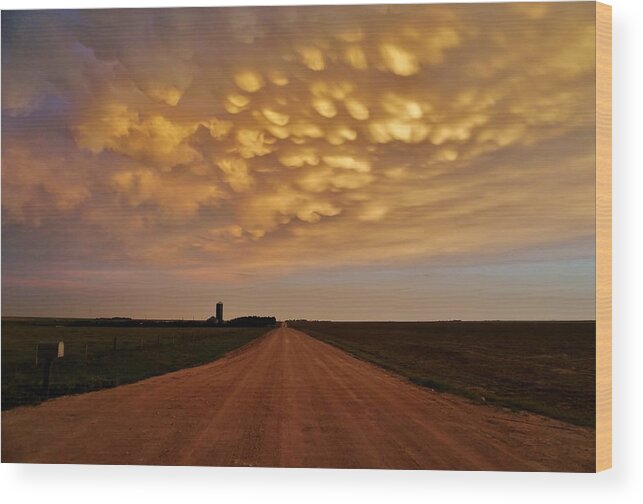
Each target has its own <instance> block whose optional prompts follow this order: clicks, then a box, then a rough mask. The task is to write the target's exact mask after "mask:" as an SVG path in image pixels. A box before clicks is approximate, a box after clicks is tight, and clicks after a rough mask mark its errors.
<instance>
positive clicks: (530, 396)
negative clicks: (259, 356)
mask: <svg viewBox="0 0 643 504" xmlns="http://www.w3.org/2000/svg"><path fill="white" fill-rule="evenodd" d="M290 326H292V327H295V328H298V329H301V330H302V331H304V332H306V333H307V334H309V335H311V336H314V337H316V338H319V339H321V340H323V341H326V342H328V343H331V344H333V345H335V346H337V347H339V348H341V349H343V350H345V351H347V352H349V353H351V354H353V355H355V356H356V357H359V358H361V359H364V360H367V361H370V362H373V363H374V364H377V365H379V366H381V367H383V368H386V369H389V370H391V371H393V372H395V373H397V374H400V375H402V376H405V377H406V378H408V379H410V380H411V381H413V382H415V383H417V384H419V385H423V386H426V387H430V388H433V389H435V390H439V391H446V392H451V393H455V394H458V395H462V396H465V397H468V398H470V399H473V400H475V401H480V402H486V403H493V404H497V405H501V406H506V407H509V408H512V409H518V410H527V411H532V412H536V413H540V414H543V415H546V416H549V417H552V418H557V419H560V420H564V421H567V422H570V423H573V424H577V425H585V426H594V425H595V404H596V400H595V375H596V371H595V368H596V362H595V353H596V352H595V350H596V348H595V323H594V322H403V323H402V322H291V323H290ZM391 413H392V414H394V412H391Z"/></svg>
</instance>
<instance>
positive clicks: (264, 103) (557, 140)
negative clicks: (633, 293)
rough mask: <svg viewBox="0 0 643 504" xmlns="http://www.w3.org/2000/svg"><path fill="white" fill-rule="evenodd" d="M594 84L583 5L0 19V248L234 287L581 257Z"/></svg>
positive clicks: (589, 204) (12, 15)
mask: <svg viewBox="0 0 643 504" xmlns="http://www.w3.org/2000/svg"><path fill="white" fill-rule="evenodd" d="M594 70H595V64H594V11H593V8H592V5H590V4H584V3H577V4H516V5H514V4H508V5H502V6H501V5H493V4H489V5H484V4H481V5H430V6H361V7H323V8H318V7H280V8H269V9H266V8H239V9H237V8H229V9H160V10H145V9H142V10H126V11H123V10H110V11H103V10H95V11H41V12H36V11H33V12H9V13H5V15H3V86H2V89H3V115H4V121H3V145H4V149H3V156H2V157H3V160H2V161H3V200H2V201H3V203H2V204H3V220H4V227H5V229H6V230H7V231H6V233H7V236H8V241H7V238H5V247H7V246H8V247H12V246H15V247H18V246H19V244H20V243H21V241H20V240H23V242H24V241H25V240H26V241H28V242H29V243H30V244H32V245H33V246H36V247H41V250H42V252H41V254H42V255H44V256H51V257H62V256H64V255H65V254H67V253H69V250H70V248H74V249H75V250H77V251H78V250H80V251H82V253H83V254H86V257H87V258H88V259H89V258H91V260H92V261H100V260H101V258H107V257H109V259H110V260H120V261H123V262H127V263H131V264H141V265H155V266H158V265H164V266H166V267H176V268H179V269H181V270H190V269H192V270H194V271H196V272H198V274H199V275H202V274H205V275H208V274H212V275H216V274H219V275H220V274H221V272H222V271H228V272H232V273H230V274H232V275H233V274H234V273H233V272H234V271H238V270H244V271H245V270H265V269H266V268H268V269H270V268H273V269H275V271H285V270H293V269H298V268H303V267H308V266H317V267H319V266H322V267H323V266H326V265H327V266H335V265H346V264H372V263H377V262H387V261H400V260H408V261H413V260H423V261H424V260H431V258H443V257H459V256H466V257H475V256H478V255H485V254H486V255H488V254H506V253H510V252H511V251H513V250H524V249H529V248H533V247H545V246H551V245H552V244H556V243H560V242H573V241H578V242H583V240H586V239H587V238H588V237H592V236H593V233H594V227H593V226H594V213H593V198H594V185H593V184H594V182H593V180H594V179H593V170H594V157H593V138H594V137H593V135H594V133H593V125H594V122H593V121H594V115H593V100H594ZM70 226H73V229H74V233H73V234H72V235H71V236H69V238H68V240H70V241H71V242H69V241H68V242H65V243H64V245H61V244H60V243H55V242H51V241H47V239H46V237H47V236H49V234H48V233H52V232H53V230H56V229H58V228H61V229H62V228H64V229H68V228H69V227H70ZM44 230H47V233H45V231H44ZM97 237H100V238H101V239H100V240H98V239H96V238H97ZM12 240H15V241H14V242H12ZM105 241H107V242H109V243H110V244H111V246H110V247H108V248H109V250H106V249H105ZM215 271H216V272H217V273H215Z"/></svg>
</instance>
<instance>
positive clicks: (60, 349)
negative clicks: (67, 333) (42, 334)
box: [38, 341, 65, 362]
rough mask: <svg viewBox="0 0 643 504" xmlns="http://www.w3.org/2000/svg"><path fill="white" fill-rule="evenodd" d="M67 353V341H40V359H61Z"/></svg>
mask: <svg viewBox="0 0 643 504" xmlns="http://www.w3.org/2000/svg"><path fill="white" fill-rule="evenodd" d="M64 355H65V343H63V342H62V341H46V342H40V343H38V360H39V361H43V362H44V361H48V360H53V359H60V358H61V357H63V356H64Z"/></svg>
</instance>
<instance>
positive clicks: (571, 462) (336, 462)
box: [2, 327, 595, 471]
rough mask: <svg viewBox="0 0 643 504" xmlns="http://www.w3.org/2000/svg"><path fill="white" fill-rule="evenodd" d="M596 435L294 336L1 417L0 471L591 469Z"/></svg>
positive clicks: (272, 337)
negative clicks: (39, 467)
mask: <svg viewBox="0 0 643 504" xmlns="http://www.w3.org/2000/svg"><path fill="white" fill-rule="evenodd" d="M594 436H595V432H594V430H593V429H589V428H582V427H575V426H572V425H569V424H565V423H562V422H559V421H555V420H551V419H548V418H545V417H541V416H538V415H534V414H529V413H513V412H510V411H506V410H503V409H500V408H495V407H491V406H481V405H477V404H474V403H471V402H469V401H467V400H465V399H461V398H458V397H455V396H452V395H449V394H441V393H436V392H433V391H431V390H428V389H424V388H421V387H418V386H415V385H413V384H411V383H408V382H406V381H404V380H403V379H401V378H398V377H396V376H393V375H391V374H389V373H387V372H385V371H383V370H381V369H379V368H377V367H375V366H373V365H371V364H369V363H366V362H363V361H361V360H358V359H355V358H353V357H351V356H349V355H348V354H346V353H344V352H342V351H341V350H339V349H337V348H335V347H333V346H330V345H328V344H326V343H322V342H320V341H318V340H316V339H313V338H311V337H309V336H307V335H305V334H304V333H302V332H300V331H296V330H294V329H291V328H285V327H284V328H279V329H275V330H274V331H271V332H269V333H268V334H266V335H265V336H264V337H262V338H261V339H259V340H257V341H255V342H253V343H250V344H249V345H247V346H246V347H244V348H242V349H240V350H238V351H236V352H233V353H232V354H229V355H227V356H226V357H224V358H222V359H220V360H218V361H215V362H213V363H211V364H207V365H205V366H200V367H196V368H191V369H185V370H182V371H178V372H175V373H170V374H166V375H163V376H159V377H156V378H151V379H149V380H145V381H141V382H138V383H134V384H131V385H124V386H121V387H117V388H114V389H109V390H102V391H99V392H93V393H89V394H83V395H78V396H69V397H63V398H59V399H55V400H52V401H48V402H46V403H44V404H41V405H39V406H35V407H21V408H16V409H13V410H10V411H5V412H3V413H2V461H3V462H41V463H79V464H80V463H82V464H162V465H208V466H272V467H362V468H396V469H468V470H510V471H516V470H520V471H593V470H594Z"/></svg>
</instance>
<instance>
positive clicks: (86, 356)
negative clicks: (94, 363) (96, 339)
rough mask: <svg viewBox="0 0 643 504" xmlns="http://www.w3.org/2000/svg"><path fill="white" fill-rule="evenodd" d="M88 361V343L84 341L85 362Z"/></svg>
mask: <svg viewBox="0 0 643 504" xmlns="http://www.w3.org/2000/svg"><path fill="white" fill-rule="evenodd" d="M88 362H89V344H88V343H85V364H87V363H88Z"/></svg>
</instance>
